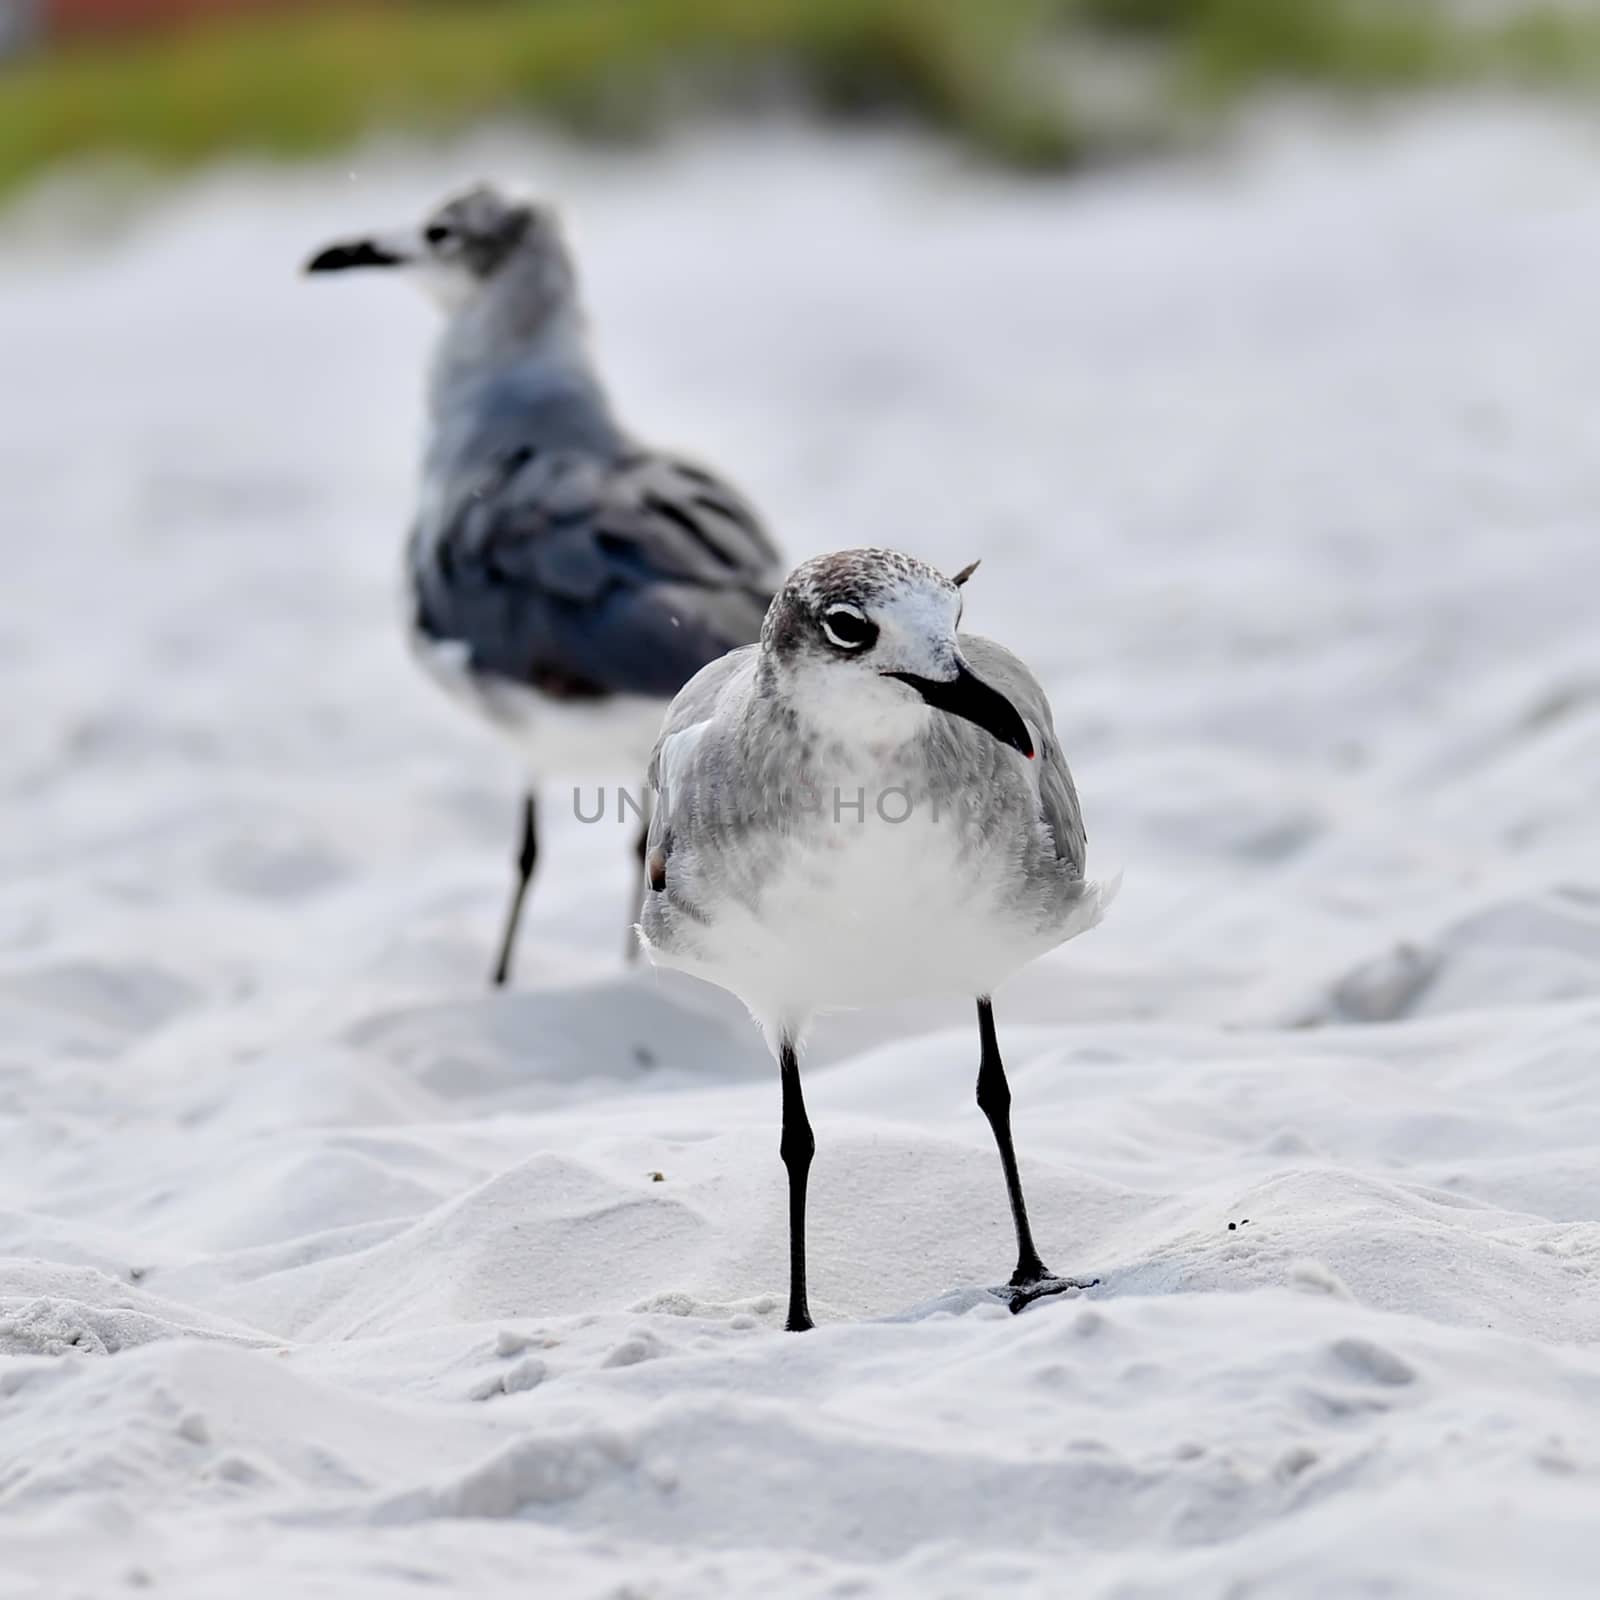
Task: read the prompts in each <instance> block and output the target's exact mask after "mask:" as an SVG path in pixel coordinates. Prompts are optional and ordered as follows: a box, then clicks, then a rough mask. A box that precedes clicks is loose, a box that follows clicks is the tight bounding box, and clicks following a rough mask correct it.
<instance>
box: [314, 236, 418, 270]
mask: <svg viewBox="0 0 1600 1600" xmlns="http://www.w3.org/2000/svg"><path fill="white" fill-rule="evenodd" d="M405 260H406V258H405V257H404V256H402V255H398V254H396V252H395V251H393V250H390V249H386V248H385V247H384V246H383V245H380V244H374V243H373V241H372V240H371V239H355V240H352V241H351V242H350V243H348V244H330V245H329V246H328V248H327V249H326V250H319V251H318V252H317V253H316V255H314V256H312V258H311V259H310V260H309V261H308V262H306V271H307V272H345V271H347V270H348V269H349V268H351V267H398V266H400V265H402V264H403V263H404V261H405Z"/></svg>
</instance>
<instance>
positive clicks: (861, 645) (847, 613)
mask: <svg viewBox="0 0 1600 1600" xmlns="http://www.w3.org/2000/svg"><path fill="white" fill-rule="evenodd" d="M835 617H839V618H843V617H848V618H850V620H851V621H852V622H858V623H860V624H861V632H860V634H859V635H857V636H856V637H855V638H848V637H846V635H845V634H841V633H840V632H839V631H838V629H837V628H835V627H834V625H833V620H832V619H833V618H835ZM822 631H823V632H824V633H825V634H827V636H828V642H829V644H832V645H836V646H837V647H838V648H839V649H841V650H862V649H865V648H866V646H867V645H869V644H871V643H872V642H873V640H874V639H876V638H877V636H878V630H877V629H876V628H875V627H873V625H872V624H871V623H870V622H868V621H867V614H866V612H864V611H861V610H858V609H857V608H856V607H855V606H849V605H843V604H835V605H831V606H829V607H828V609H827V610H826V611H824V612H823V613H822ZM848 631H852V632H853V631H854V630H848Z"/></svg>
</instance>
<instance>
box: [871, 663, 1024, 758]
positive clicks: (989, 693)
mask: <svg viewBox="0 0 1600 1600" xmlns="http://www.w3.org/2000/svg"><path fill="white" fill-rule="evenodd" d="M884 677H886V678H898V679H899V680H900V681H901V683H907V684H910V686H911V687H912V688H913V689H915V690H916V691H917V693H918V694H920V695H921V696H922V698H923V699H924V700H926V701H927V702H928V704H929V705H930V706H933V707H934V708H935V709H936V710H939V711H948V712H949V713H950V715H951V716H953V717H965V718H966V719H967V721H968V722H973V723H976V724H977V725H978V727H980V728H982V729H983V731H984V732H985V733H991V734H993V735H994V737H995V738H996V739H998V740H999V741H1000V743H1001V744H1008V745H1010V746H1011V748H1012V749H1013V750H1020V751H1021V752H1022V754H1023V755H1025V756H1026V757H1027V758H1028V759H1029V760H1030V761H1031V760H1033V739H1032V736H1031V735H1030V734H1029V733H1028V725H1027V723H1025V722H1024V721H1023V720H1022V718H1021V716H1020V715H1018V713H1017V708H1016V707H1015V706H1014V705H1012V703H1011V702H1010V701H1009V700H1007V699H1006V697H1005V696H1004V695H1003V694H1001V693H1000V692H999V691H998V690H996V689H991V688H990V687H989V685H988V684H986V683H985V682H984V681H983V680H982V679H981V678H975V677H973V675H972V674H971V673H970V672H969V671H968V670H967V664H966V662H964V661H958V662H957V663H956V675H955V677H953V678H952V679H951V680H950V681H949V682H948V683H940V682H938V681H937V680H936V679H934V678H919V677H918V676H917V675H916V674H915V673H914V672H886V673H884Z"/></svg>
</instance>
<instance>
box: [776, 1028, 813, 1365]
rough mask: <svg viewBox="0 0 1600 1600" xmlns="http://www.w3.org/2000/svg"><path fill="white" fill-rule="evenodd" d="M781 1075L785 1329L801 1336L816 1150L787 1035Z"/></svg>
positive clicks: (806, 1321) (807, 1320)
mask: <svg viewBox="0 0 1600 1600" xmlns="http://www.w3.org/2000/svg"><path fill="white" fill-rule="evenodd" d="M778 1072H779V1075H780V1077H781V1078H782V1080H783V1138H782V1139H781V1141H780V1142H779V1144H778V1153H779V1154H780V1155H781V1156H782V1157H783V1164H784V1166H786V1167H787V1168H788V1169H789V1316H788V1319H787V1321H785V1323H784V1327H785V1328H787V1329H788V1330H789V1331H790V1332H791V1333H802V1332H804V1331H805V1329H807V1328H809V1327H811V1326H812V1323H811V1308H810V1307H809V1306H807V1304H806V1175H807V1174H808V1173H809V1172H810V1171H811V1157H812V1155H813V1153H814V1152H815V1150H816V1148H817V1141H816V1139H815V1138H813V1137H812V1133H811V1122H810V1119H809V1118H808V1117H807V1116H806V1102H805V1098H804V1096H803V1095H802V1094H801V1093H800V1063H799V1061H798V1060H797V1059H796V1058H795V1051H794V1041H793V1040H792V1039H790V1038H789V1037H788V1036H787V1035H785V1036H784V1039H783V1042H782V1044H781V1045H780V1046H779V1048H778Z"/></svg>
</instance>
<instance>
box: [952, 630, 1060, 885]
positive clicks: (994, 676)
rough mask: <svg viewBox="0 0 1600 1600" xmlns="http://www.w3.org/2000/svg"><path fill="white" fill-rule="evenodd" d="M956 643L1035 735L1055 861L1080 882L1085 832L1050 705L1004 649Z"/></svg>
mask: <svg viewBox="0 0 1600 1600" xmlns="http://www.w3.org/2000/svg"><path fill="white" fill-rule="evenodd" d="M960 642H961V650H962V653H963V654H964V655H965V656H966V658H967V661H968V663H969V665H970V666H971V667H972V670H973V671H974V672H975V673H977V675H978V676H979V677H980V678H982V679H983V681H984V682H985V683H987V684H988V685H989V686H990V688H992V689H998V690H999V691H1000V693H1001V694H1003V695H1004V696H1005V697H1006V699H1008V700H1009V701H1010V702H1011V703H1012V705H1014V706H1015V707H1016V708H1017V710H1018V711H1019V712H1021V714H1022V718H1023V720H1024V721H1025V722H1027V723H1029V724H1031V725H1032V726H1033V727H1035V728H1037V729H1038V730H1039V734H1040V739H1039V749H1038V752H1037V755H1038V762H1039V805H1040V809H1041V811H1042V812H1043V813H1044V820H1045V824H1046V826H1047V827H1048V828H1049V829H1050V832H1051V833H1052V834H1053V835H1054V836H1055V841H1056V859H1057V860H1059V861H1065V862H1066V863H1068V865H1069V866H1071V868H1072V870H1073V872H1074V873H1075V874H1076V875H1077V876H1078V877H1080V878H1081V877H1082V876H1083V874H1084V870H1085V868H1086V866H1087V863H1088V854H1089V851H1088V844H1089V840H1088V835H1087V834H1086V833H1085V832H1084V827H1083V812H1082V810H1081V809H1080V808H1079V805H1078V791H1077V789H1076V787H1074V785H1073V782H1072V774H1071V772H1069V771H1068V770H1067V761H1066V757H1065V756H1063V755H1062V753H1061V745H1060V743H1059V742H1058V740H1057V739H1056V725H1055V718H1054V717H1052V716H1051V714H1050V702H1049V700H1048V699H1047V698H1046V697H1045V692H1044V689H1043V688H1042V687H1041V685H1040V683H1039V680H1038V679H1037V678H1036V677H1034V675H1033V674H1032V673H1031V672H1030V671H1029V670H1028V669H1027V667H1026V666H1024V665H1023V663H1022V662H1021V661H1020V660H1018V659H1017V657H1016V656H1014V655H1012V653H1011V652H1010V651H1009V650H1007V649H1006V648H1005V646H1004V645H998V644H996V643H995V642H994V641H993V640H992V639H982V638H979V637H978V636H977V635H976V634H971V633H964V634H962V635H961V638H960Z"/></svg>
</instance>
